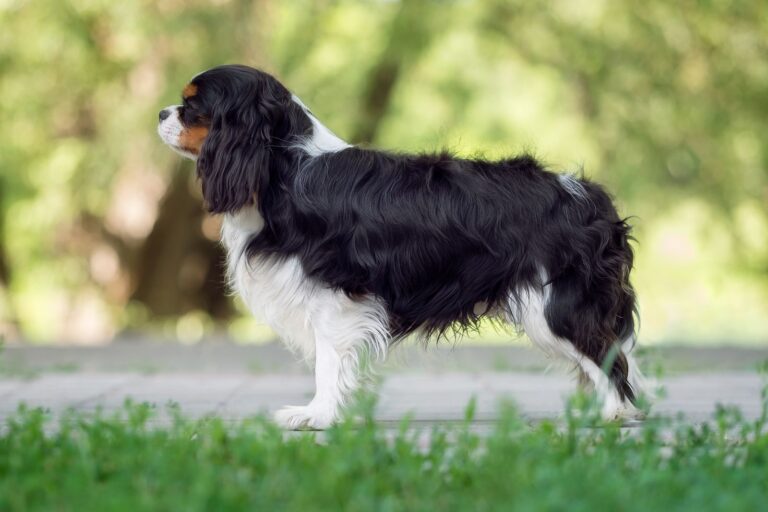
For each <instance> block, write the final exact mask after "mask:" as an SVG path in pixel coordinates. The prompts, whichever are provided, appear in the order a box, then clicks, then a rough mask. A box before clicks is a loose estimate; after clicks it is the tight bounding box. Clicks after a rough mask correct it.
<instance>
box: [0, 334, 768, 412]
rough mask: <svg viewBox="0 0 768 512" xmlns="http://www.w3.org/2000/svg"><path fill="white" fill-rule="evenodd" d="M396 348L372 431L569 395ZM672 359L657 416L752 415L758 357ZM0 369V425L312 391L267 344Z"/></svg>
mask: <svg viewBox="0 0 768 512" xmlns="http://www.w3.org/2000/svg"><path fill="white" fill-rule="evenodd" d="M404 348H405V350H404V351H401V353H400V356H399V357H398V356H397V355H396V356H395V360H394V362H393V363H392V364H390V365H388V366H387V367H386V368H385V370H384V372H383V377H382V383H381V386H380V400H379V405H378V408H377V412H376V414H377V418H378V419H379V420H380V421H383V422H394V421H398V420H400V419H401V418H403V417H405V416H406V415H410V417H411V418H412V419H413V420H414V421H417V422H427V423H429V422H438V421H457V420H461V419H462V418H463V417H464V410H465V408H466V406H467V404H468V402H469V401H470V399H471V398H472V397H475V398H476V400H477V409H476V415H475V418H476V421H477V422H480V423H482V422H486V423H487V422H490V421H492V420H494V419H495V418H496V415H497V411H498V404H499V403H500V402H502V401H505V400H511V401H513V402H514V403H516V404H517V406H518V407H519V409H520V410H521V411H522V413H523V414H524V415H525V416H527V417H529V418H532V419H539V418H555V417H558V416H559V415H560V414H562V411H563V403H564V401H563V400H564V397H565V396H567V395H568V393H570V392H571V391H572V390H573V384H572V382H571V378H570V377H569V376H568V375H567V374H565V373H564V372H562V371H557V370H552V369H550V370H547V369H546V367H547V362H546V360H544V359H543V358H541V356H540V355H539V354H538V353H537V352H534V351H531V350H529V349H527V348H524V347H519V346H513V347H490V348H489V347H464V348H461V349H456V350H451V349H445V348H441V349H437V350H434V351H431V352H429V351H427V352H425V351H423V350H421V349H414V348H407V347H404ZM676 350H678V352H677V353H674V352H667V353H663V354H661V356H662V357H661V358H662V359H664V360H666V361H667V362H668V363H669V364H670V366H672V367H673V368H677V370H676V371H673V372H671V374H670V375H669V376H668V377H666V378H664V379H662V381H661V384H662V386H663V387H664V388H665V391H666V393H665V396H664V397H663V398H662V399H660V400H659V401H657V403H656V404H655V407H654V410H655V411H656V412H660V413H664V414H677V413H682V414H684V415H685V416H686V417H687V418H688V420H690V421H692V422H700V421H704V420H706V419H708V418H709V417H710V416H711V414H712V412H713V411H714V409H715V406H716V404H718V403H720V404H729V405H736V406H738V407H740V408H741V410H742V411H743V413H744V414H745V415H746V416H747V417H756V416H757V415H758V414H759V412H760V390H761V387H762V379H761V378H760V377H759V376H758V375H757V373H756V372H755V371H750V368H754V367H755V366H756V365H757V363H758V362H759V361H760V360H764V359H766V358H767V357H768V351H765V350H752V351H738V350H730V349H728V350H724V351H720V352H718V351H717V350H714V351H709V352H708V351H706V350H704V351H702V350H698V349H697V350H691V349H676ZM657 356H658V354H657ZM0 361H2V365H1V366H0V370H2V373H0V420H2V419H5V418H7V417H8V415H10V414H12V413H13V412H14V411H15V410H16V408H17V407H18V405H19V404H20V403H26V404H28V405H30V406H42V407H46V408H49V409H50V410H51V411H53V412H60V411H63V410H65V409H67V408H74V409H77V410H81V411H91V410H95V409H96V408H103V409H106V410H112V409H116V408H119V407H120V406H121V405H122V404H123V402H124V401H125V400H126V399H127V398H132V399H133V400H135V401H147V402H152V403H155V404H158V405H163V404H166V403H169V402H174V403H178V404H179V405H180V406H181V408H182V410H183V411H184V412H185V413H187V414H189V415H192V416H201V415H205V414H210V413H215V414H217V415H220V416H222V417H224V418H226V419H233V420H234V419H237V418H241V417H245V416H250V415H254V414H257V413H269V412H272V411H274V410H275V409H277V408H279V407H280V406H283V405H288V404H290V405H301V404H305V403H306V402H307V401H308V400H309V399H310V398H311V396H312V392H313V379H312V376H311V375H309V374H308V372H307V370H306V369H305V368H304V367H302V366H301V365H299V364H297V363H296V362H295V360H294V358H293V356H291V355H290V354H288V353H287V352H286V351H285V350H284V349H282V348H281V347H280V346H278V345H275V346H272V345H270V346H267V347H245V348H244V347H235V346H231V345H224V344H221V345H216V344H209V345H204V346H198V347H180V346H174V345H157V344H148V343H139V344H118V345H113V346H111V347H108V348H90V349H75V348H67V349H64V348H59V349H50V348H48V349H44V348H35V347H16V348H14V347H9V348H8V349H6V350H5V351H4V352H3V354H2V355H1V356H0ZM694 363H696V364H694ZM691 365H693V366H695V368H691V367H690V366H691Z"/></svg>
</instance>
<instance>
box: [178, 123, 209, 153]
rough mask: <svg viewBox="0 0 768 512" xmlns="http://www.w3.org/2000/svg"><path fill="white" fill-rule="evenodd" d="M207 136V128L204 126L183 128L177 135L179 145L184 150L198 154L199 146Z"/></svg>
mask: <svg viewBox="0 0 768 512" xmlns="http://www.w3.org/2000/svg"><path fill="white" fill-rule="evenodd" d="M207 136H208V128H207V127H206V126H193V127H191V128H184V129H183V130H182V131H181V134H180V135H179V147H180V148H181V149H183V150H185V151H189V152H190V153H193V154H195V155H199V154H200V148H201V147H203V142H204V141H205V138H206V137H207Z"/></svg>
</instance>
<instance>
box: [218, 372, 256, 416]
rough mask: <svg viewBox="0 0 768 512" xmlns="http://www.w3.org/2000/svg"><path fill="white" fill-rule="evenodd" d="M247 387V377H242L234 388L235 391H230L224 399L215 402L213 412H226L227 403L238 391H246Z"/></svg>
mask: <svg viewBox="0 0 768 512" xmlns="http://www.w3.org/2000/svg"><path fill="white" fill-rule="evenodd" d="M247 387H248V378H247V377H243V378H242V380H241V381H240V384H238V385H237V386H235V389H233V390H232V391H230V392H229V394H227V396H226V398H224V399H223V400H219V401H218V402H217V404H216V409H215V411H214V412H215V413H216V414H219V413H221V412H224V411H225V410H226V407H227V404H228V403H229V401H230V400H232V399H233V398H234V397H235V396H236V395H237V393H238V392H239V391H240V390H242V389H247Z"/></svg>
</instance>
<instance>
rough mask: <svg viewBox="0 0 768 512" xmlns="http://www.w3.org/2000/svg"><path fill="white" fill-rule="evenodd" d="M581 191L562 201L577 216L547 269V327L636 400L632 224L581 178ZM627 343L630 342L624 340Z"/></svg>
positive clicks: (622, 393)
mask: <svg viewBox="0 0 768 512" xmlns="http://www.w3.org/2000/svg"><path fill="white" fill-rule="evenodd" d="M578 183H579V184H580V185H581V187H582V188H583V190H582V194H581V195H579V196H572V197H571V198H570V199H569V200H566V201H565V202H564V204H563V205H562V207H563V208H564V209H565V211H564V212H563V213H564V214H565V218H567V219H570V222H578V223H579V224H580V226H581V229H579V230H576V231H575V233H576V234H573V233H574V231H571V233H572V236H569V237H568V239H567V240H564V243H566V244H567V246H564V247H562V248H561V253H563V254H568V255H569V256H568V257H567V258H566V261H565V263H564V264H563V265H561V266H560V268H558V269H552V270H554V271H552V270H550V276H551V290H552V293H551V295H550V299H549V302H548V304H547V308H546V311H545V314H546V318H547V323H548V324H549V326H550V329H552V331H553V332H554V333H555V334H557V335H558V336H560V337H562V338H566V339H568V340H570V341H571V343H572V344H573V345H574V346H575V348H576V349H577V350H578V351H579V352H581V353H582V354H584V355H585V356H587V357H588V358H590V359H591V360H592V361H594V362H595V364H597V365H598V366H600V367H602V368H603V369H604V370H605V371H606V373H607V374H608V376H609V377H610V379H611V381H612V382H613V384H614V385H615V386H616V389H617V391H618V393H619V395H620V397H621V398H622V399H625V398H626V399H629V400H630V401H632V402H634V401H635V391H636V390H634V389H633V386H632V385H631V383H630V368H629V363H628V361H627V357H626V353H627V352H628V351H629V349H631V344H633V343H634V339H635V320H636V317H637V305H636V299H635V292H634V289H633V288H632V285H631V284H630V281H629V274H630V270H631V269H632V266H633V260H634V255H633V251H632V247H631V245H630V241H631V236H630V226H629V224H628V222H627V221H626V219H622V218H620V217H619V215H618V213H617V212H616V209H615V207H614V206H613V202H612V201H611V198H610V197H609V196H608V194H607V193H606V192H605V191H604V190H603V189H602V188H601V187H600V186H598V185H596V184H593V183H590V182H588V181H584V180H579V181H578ZM627 344H629V346H627Z"/></svg>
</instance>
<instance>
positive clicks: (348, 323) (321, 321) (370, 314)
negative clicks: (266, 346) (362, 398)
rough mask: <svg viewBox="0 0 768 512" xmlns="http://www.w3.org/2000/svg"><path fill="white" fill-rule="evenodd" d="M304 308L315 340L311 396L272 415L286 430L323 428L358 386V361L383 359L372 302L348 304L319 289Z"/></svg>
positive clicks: (384, 334) (383, 336)
mask: <svg viewBox="0 0 768 512" xmlns="http://www.w3.org/2000/svg"><path fill="white" fill-rule="evenodd" d="M318 295H319V296H317V297H314V298H313V300H312V301H311V304H309V305H308V307H309V318H310V323H311V329H312V331H313V333H314V337H315V350H314V357H315V387H316V388H315V396H314V398H312V400H311V401H310V402H309V404H308V405H305V406H289V407H284V408H283V409H280V410H279V411H277V412H276V413H275V415H274V419H275V421H276V422H277V423H278V424H279V425H280V426H282V427H284V428H289V429H304V428H308V429H324V428H327V427H329V426H330V425H332V424H333V423H334V422H336V421H337V420H338V419H339V416H340V414H341V410H342V407H343V405H344V404H345V403H346V402H348V400H349V398H350V397H351V396H352V395H353V394H354V392H355V391H356V390H357V389H358V388H359V387H360V384H361V379H362V378H363V377H364V375H362V373H363V370H362V365H361V363H362V361H361V358H363V357H368V356H373V357H383V356H384V355H385V354H386V349H387V345H388V342H389V335H388V328H387V326H388V321H387V315H386V311H385V309H384V307H383V306H382V305H381V304H380V303H379V302H378V301H376V300H374V299H372V298H362V299H359V300H353V299H350V298H349V297H347V296H346V295H344V294H343V293H340V292H334V291H331V290H322V291H321V292H320V293H319V294H318Z"/></svg>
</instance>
